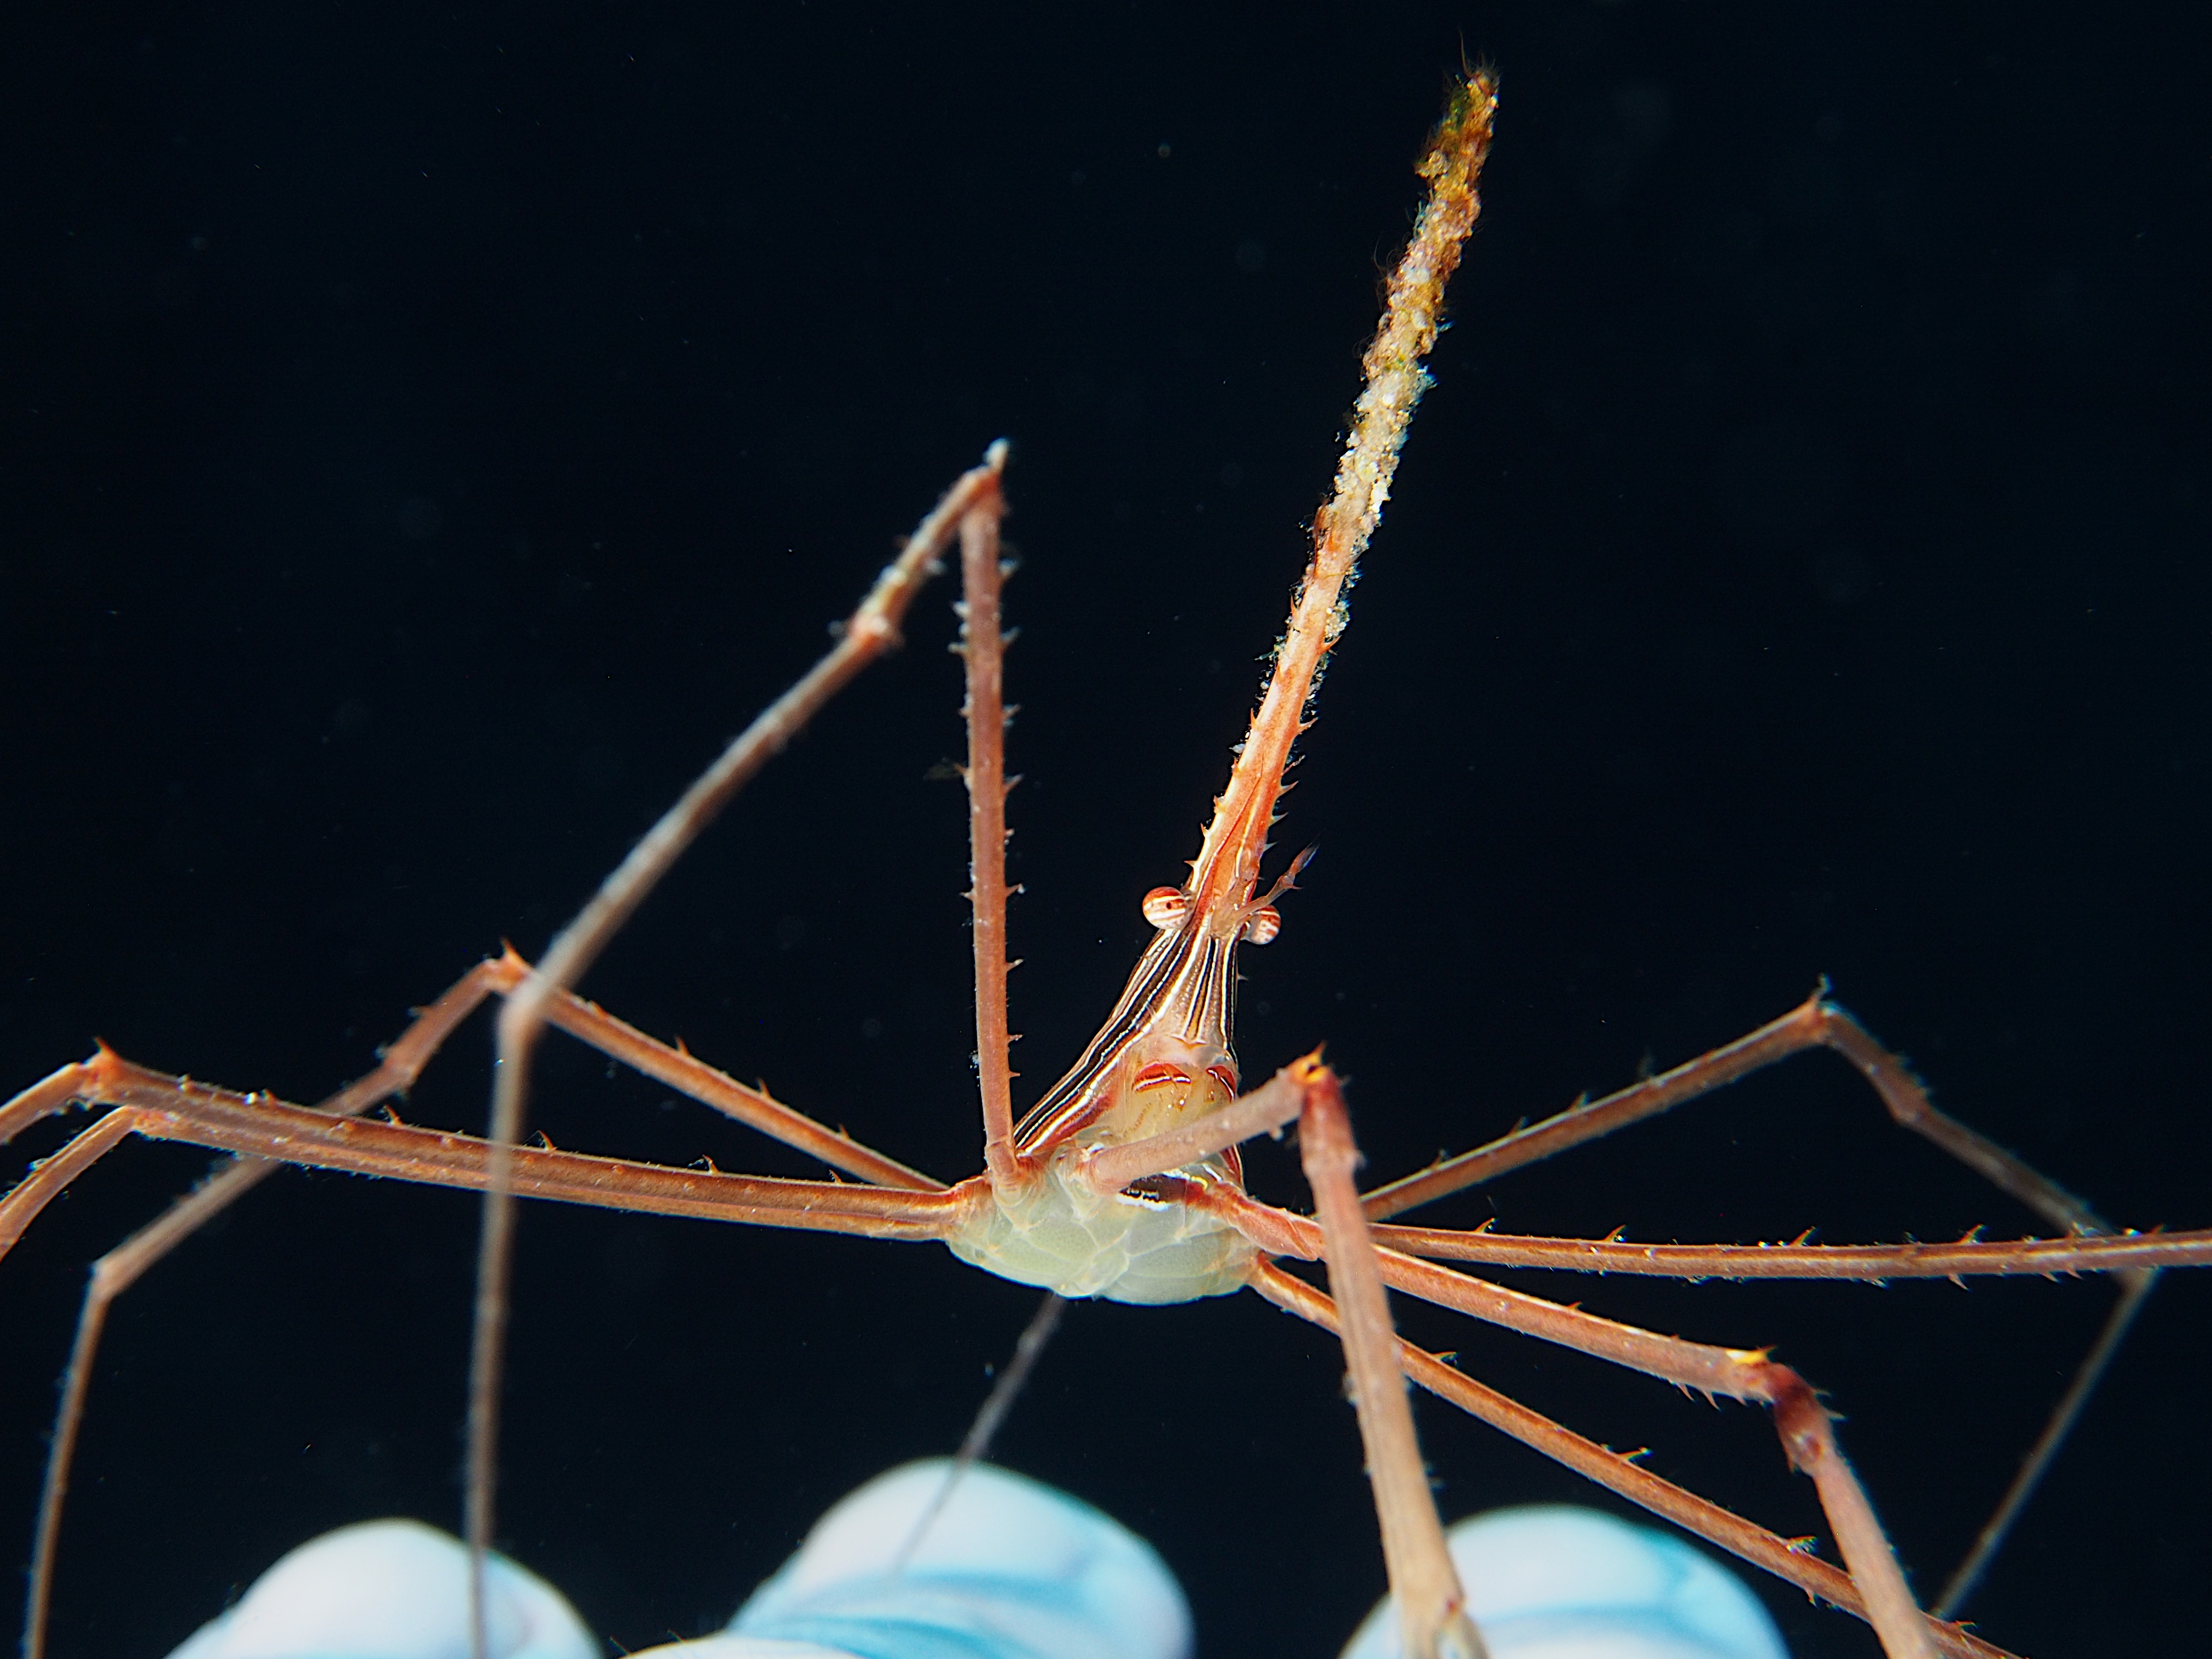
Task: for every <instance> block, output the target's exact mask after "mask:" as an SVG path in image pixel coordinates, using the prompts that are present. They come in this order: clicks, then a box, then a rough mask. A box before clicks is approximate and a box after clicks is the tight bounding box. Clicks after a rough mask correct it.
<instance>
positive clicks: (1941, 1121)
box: [1361, 984, 2112, 1233]
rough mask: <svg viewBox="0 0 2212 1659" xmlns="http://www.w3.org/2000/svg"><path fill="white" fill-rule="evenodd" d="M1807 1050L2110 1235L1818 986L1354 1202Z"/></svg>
mask: <svg viewBox="0 0 2212 1659" xmlns="http://www.w3.org/2000/svg"><path fill="white" fill-rule="evenodd" d="M1813 1048H1827V1049H1831V1050H1832V1051H1834V1052H1835V1053H1837V1054H1841V1055H1842V1056H1843V1057H1844V1059H1845V1060H1849V1061H1850V1063H1851V1065H1852V1066H1855V1067H1856V1068H1857V1070H1858V1071H1859V1073H1861V1074H1862V1075H1863V1076H1864V1077H1865V1078H1866V1079H1867V1081H1868V1082H1869V1083H1870V1084H1872V1085H1874V1090H1875V1093H1876V1094H1877V1095H1879V1096H1880V1097H1881V1103H1882V1104H1883V1106H1884V1107H1886V1108H1887V1109H1888V1112H1889V1115H1890V1116H1891V1117H1892V1118H1893V1119H1894V1120H1895V1121H1897V1122H1899V1123H1900V1124H1902V1125H1903V1126H1904V1127H1906V1128H1908V1129H1910V1130H1911V1131H1912V1132H1913V1133H1916V1134H1918V1135H1921V1136H1923V1137H1924V1138H1925V1139H1929V1140H1930V1141H1933V1142H1934V1143H1935V1144H1936V1146H1940V1147H1942V1149H1943V1150H1944V1151H1945V1152H1948V1153H1950V1154H1951V1156H1952V1157H1954V1158H1957V1159H1958V1160H1959V1161H1960V1163H1962V1164H1966V1166H1967V1167H1968V1168H1969V1169H1972V1170H1976V1171H1978V1173H1979V1174H1981V1175H1982V1176H1984V1177H1985V1178H1986V1179H1987V1180H1989V1181H1990V1182H1991V1183H1992V1184H1993V1185H1995V1186H1996V1187H1997V1188H2000V1189H2002V1191H2004V1192H2006V1193H2008V1194H2011V1195H2012V1196H2013V1197H2015V1198H2016V1199H2018V1200H2020V1201H2021V1203H2023V1204H2025V1205H2027V1206H2028V1207H2029V1208H2030V1209H2032V1210H2033V1211H2034V1212H2036V1213H2037V1214H2038V1215H2040V1216H2042V1217H2043V1218H2045V1220H2046V1221H2048V1222H2050V1223H2051V1225H2054V1226H2058V1227H2063V1228H2066V1229H2068V1230H2069V1231H2078V1232H2087V1233H2105V1232H2110V1231H2112V1225H2111V1224H2110V1223H2108V1222H2106V1220H2105V1219H2104V1218H2102V1217H2100V1216H2099V1215H2098V1214H2097V1212H2095V1211H2094V1210H2093V1209H2091V1208H2090V1207H2089V1206H2088V1205H2087V1204H2086V1203H2085V1202H2083V1201H2082V1200H2081V1199H2079V1198H2076V1197H2075V1195H2074V1194H2072V1193H2069V1192H2068V1191H2067V1190H2066V1188H2063V1187H2062V1186H2060V1185H2059V1184H2058V1183H2057V1182H2055V1181H2053V1180H2051V1178H2050V1177H2049V1176H2045V1175H2043V1174H2041V1173H2039V1171H2038V1170H2035V1169H2033V1167H2031V1166H2030V1165H2029V1164H2028V1163H2027V1160H2025V1159H2024V1158H2021V1157H2020V1156H2019V1155H2018V1154H2016V1153H2014V1152H2008V1151H2006V1150H2005V1148H2003V1147H2002V1146H1998V1145H1997V1144H1996V1142H1995V1141H1993V1140H1991V1139H1989V1137H1987V1136H1986V1135H1984V1134H1982V1133H1979V1132H1978V1131H1977V1130H1974V1129H1970V1128H1968V1127H1966V1125H1965V1124H1963V1123H1961V1122H1960V1121H1959V1120H1958V1119H1956V1118H1954V1117H1953V1116H1951V1115H1949V1114H1948V1113H1947V1112H1945V1111H1942V1109H1939V1108H1938V1107H1937V1106H1936V1103H1934V1102H1933V1101H1932V1100H1930V1099H1929V1097H1928V1089H1927V1085H1924V1084H1923V1083H1922V1082H1921V1081H1920V1079H1918V1078H1917V1077H1915V1076H1914V1075H1913V1074H1912V1071H1911V1067H1910V1066H1907V1065H1906V1064H1905V1061H1904V1060H1901V1059H1899V1057H1898V1056H1897V1055H1895V1054H1892V1053H1891V1052H1890V1051H1889V1050H1888V1049H1887V1048H1883V1047H1882V1045H1881V1043H1880V1042H1876V1041H1875V1038H1874V1036H1872V1035H1871V1034H1870V1033H1869V1031H1868V1030H1867V1029H1866V1027H1864V1026H1863V1025H1862V1024H1859V1023H1858V1021H1857V1019H1855V1018H1852V1017H1851V1015H1850V1013H1849V1012H1847V1011H1846V1010H1845V1009H1844V1008H1843V1007H1842V1006H1840V1005H1839V1004H1838V1003H1835V1002H1833V1001H1831V1000H1829V997H1828V994H1827V987H1826V985H1825V984H1823V985H1822V986H1821V987H1820V989H1819V990H1817V991H1815V992H1814V994H1812V995H1811V996H1810V997H1808V998H1807V999H1806V1000H1805V1001H1804V1002H1802V1003H1801V1004H1800V1005H1798V1006H1796V1007H1795V1008H1793V1009H1791V1010H1790V1012H1788V1013H1786V1014H1784V1016H1783V1017H1782V1018H1779V1019H1778V1020H1774V1021H1772V1022H1771V1023H1770V1024H1765V1025H1762V1026H1760V1027H1759V1030H1756V1031H1753V1033H1751V1035H1750V1036H1745V1037H1740V1038H1738V1039H1737V1040H1736V1041H1735V1042H1731V1043H1729V1044H1728V1045H1727V1046H1726V1047H1725V1048H1716V1049H1714V1050H1713V1051H1712V1052H1711V1053H1710V1054H1700V1055H1699V1056H1698V1057H1697V1058H1696V1059H1694V1060H1686V1061H1684V1062H1683V1063H1682V1064H1681V1065H1680V1066H1674V1068H1672V1069H1671V1070H1669V1071H1665V1072H1662V1073H1659V1074H1658V1075H1657V1076H1656V1077H1650V1078H1646V1079H1644V1080H1643V1081H1642V1082H1640V1083H1638V1084H1636V1085H1633V1086H1632V1087H1630V1088H1626V1089H1623V1090H1620V1091H1619V1092H1618V1093H1615V1094H1610V1095H1607V1096H1605V1097H1603V1098H1601V1099H1598V1100H1591V1101H1580V1102H1577V1103H1576V1104H1574V1105H1572V1106H1571V1107H1569V1108H1568V1109H1566V1110H1565V1111H1564V1112H1560V1113H1559V1114H1557V1115H1554V1116H1552V1117H1547V1118H1545V1119H1544V1120H1542V1121H1541V1122H1537V1123H1531V1124H1528V1125H1526V1126H1524V1127H1521V1128H1517V1129H1515V1130H1514V1131H1513V1132H1512V1133H1510V1134H1504V1135H1501V1136H1499V1137H1498V1139H1496V1140H1493V1141H1491V1142H1490V1143H1489V1144H1488V1145H1486V1146H1478V1147H1476V1148H1475V1149H1474V1151H1473V1152H1462V1153H1460V1154H1459V1155H1458V1156H1457V1157H1455V1158H1443V1159H1441V1160H1439V1161H1438V1162H1437V1163H1436V1164H1432V1165H1431V1166H1430V1167H1429V1168H1428V1169H1425V1170H1422V1171H1420V1172H1419V1174H1418V1175H1411V1176H1404V1177H1403V1178H1401V1179H1400V1180H1397V1181H1393V1182H1387V1183H1386V1184H1384V1185H1383V1186H1380V1187H1377V1188H1375V1189H1374V1190H1373V1191H1372V1192H1370V1193H1368V1194H1366V1195H1365V1196H1364V1199H1363V1200H1361V1202H1362V1203H1363V1204H1364V1206H1365V1208H1366V1211H1367V1218H1368V1219H1369V1220H1370V1221H1383V1220H1387V1219H1388V1218H1389V1217H1391V1216H1394V1215H1398V1214H1401V1213H1403V1212H1405V1211H1407V1210H1410V1209H1412V1208H1413V1207H1414V1206H1416V1205H1419V1204H1428V1203H1431V1202H1433V1201H1434V1200H1437V1199H1440V1198H1443V1197H1445V1196H1446V1195H1448V1194H1452V1193H1455V1192H1459V1191H1462V1189H1464V1188H1468V1187H1472V1186H1474V1185H1476V1184H1478V1183H1479V1182H1486V1181H1494V1180H1496V1179H1497V1178H1498V1176H1502V1175H1504V1174H1506V1173H1507V1172H1508V1171H1509V1170H1517V1169H1520V1168H1522V1166H1523V1165H1526V1164H1536V1163H1541V1161H1542V1160H1544V1159H1546V1158H1553V1157H1556V1156H1557V1155H1558V1154H1559V1153H1560V1152H1565V1151H1567V1150H1568V1149H1569V1148H1571V1147H1575V1146H1582V1145H1583V1144H1585V1143H1586V1142H1589V1141H1592V1140H1595V1139H1599V1138H1600V1137H1601V1136H1604V1135H1609V1134H1611V1133H1613V1131H1614V1130H1616V1129H1624V1128H1626V1127H1628V1126H1629V1125H1630V1124H1632V1123H1640V1122H1642V1121H1644V1119H1645V1118H1648V1117H1656V1116H1658V1115H1660V1114H1661V1113H1662V1112H1667V1111H1670V1110H1672V1109H1674V1108H1675V1107H1677V1106H1680V1105H1681V1104H1682V1103H1685V1102H1686V1101H1691V1100H1695V1099H1696V1098H1697V1097H1699V1096H1700V1095H1705V1094H1710V1093H1711V1092H1712V1091H1714V1090H1716V1089H1718V1088H1722V1087H1724V1086H1725V1085H1729V1084H1731V1083H1735V1082H1736V1081H1738V1080H1739V1079H1742V1078H1746V1077H1748V1076H1750V1075H1751V1074H1752V1073H1753V1072H1757V1071H1762V1070H1764V1069H1765V1067H1767V1066H1771V1065H1774V1064H1775V1063H1776V1062H1777V1061H1778V1060H1787V1059H1789V1058H1790V1056H1791V1055H1792V1054H1803V1053H1805V1052H1807V1051H1808V1049H1813Z"/></svg>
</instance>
